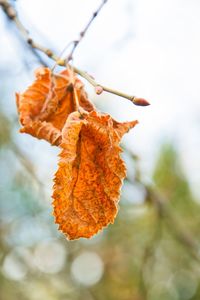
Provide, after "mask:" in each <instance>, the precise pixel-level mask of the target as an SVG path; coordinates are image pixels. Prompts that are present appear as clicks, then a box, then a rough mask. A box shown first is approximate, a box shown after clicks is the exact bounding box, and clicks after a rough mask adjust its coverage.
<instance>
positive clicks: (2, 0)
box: [0, 0, 149, 106]
mask: <svg viewBox="0 0 200 300" xmlns="http://www.w3.org/2000/svg"><path fill="white" fill-rule="evenodd" d="M106 2H107V0H106V1H105V0H104V1H103V2H102V4H101V6H100V7H99V8H98V10H97V11H96V12H95V13H94V15H95V17H96V15H97V14H98V12H99V11H100V9H101V8H102V7H103V5H104V4H105V3H106ZM0 6H1V7H2V9H3V11H4V12H5V14H6V15H7V17H8V18H9V19H10V20H12V21H13V22H14V24H15V25H16V27H17V28H18V30H19V32H20V34H21V35H22V37H23V38H24V40H25V41H26V43H27V44H28V45H29V46H30V47H31V49H32V51H33V53H34V55H36V56H37V57H38V55H37V53H36V52H35V51H34V49H36V50H39V51H40V52H42V53H44V54H45V55H46V56H48V57H49V58H51V59H52V60H54V61H55V62H56V63H57V64H58V65H60V66H66V60H65V59H60V57H58V56H57V55H56V54H55V53H53V51H52V50H50V49H48V48H46V47H44V46H42V45H40V44H38V43H36V42H35V41H34V40H33V39H32V38H31V37H30V34H29V31H28V30H27V29H26V28H25V26H24V25H23V24H22V23H21V21H20V20H19V18H18V15H17V11H16V10H15V8H14V7H13V6H12V5H11V4H10V3H9V2H8V0H0ZM94 15H93V17H92V19H91V20H90V22H89V23H88V24H87V26H86V27H85V29H84V31H83V32H84V34H85V32H86V31H87V30H88V28H89V26H90V24H91V23H92V21H93V19H94V18H95V17H94ZM81 39H82V38H81ZM81 39H80V41H81ZM80 41H79V42H80ZM78 44H79V43H78ZM78 44H77V45H78ZM76 47H77V46H76ZM74 50H75V49H74ZM71 67H72V66H71ZM72 68H73V70H74V72H75V73H77V74H79V75H80V76H82V77H83V78H85V79H86V80H87V81H88V82H89V83H90V84H92V85H93V86H94V87H95V91H96V94H98V95H99V94H101V93H102V92H103V91H105V92H108V93H111V94H115V95H117V96H120V97H123V98H125V99H128V100H130V101H131V102H132V103H133V104H135V105H139V106H147V105H149V103H148V102H147V101H146V100H145V99H143V98H138V97H136V96H130V95H127V94H125V93H123V92H120V91H117V90H115V89H111V88H108V87H105V86H103V85H101V84H98V83H97V82H96V81H95V80H94V79H93V78H92V77H91V76H90V75H88V74H87V73H86V72H84V71H82V70H80V69H79V68H77V67H75V66H73V67H72Z"/></svg>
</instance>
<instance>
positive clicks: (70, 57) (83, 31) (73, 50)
mask: <svg viewBox="0 0 200 300" xmlns="http://www.w3.org/2000/svg"><path fill="white" fill-rule="evenodd" d="M107 1H108V0H103V1H102V3H101V4H100V6H99V7H98V9H97V10H96V11H95V12H94V13H93V14H92V17H91V18H90V20H89V22H88V23H87V25H86V26H85V28H84V29H83V30H82V31H81V32H80V34H79V39H78V40H76V41H74V42H73V48H72V50H71V52H70V54H69V55H68V57H67V58H66V59H65V61H66V62H67V63H68V62H69V61H70V60H72V58H73V54H74V52H75V50H76V48H77V47H78V45H79V44H80V42H81V41H82V39H83V38H84V36H85V34H86V32H87V31H88V29H89V27H90V25H91V24H92V23H93V21H94V19H95V18H96V17H97V16H98V14H99V12H100V11H101V9H102V8H103V6H104V5H105V4H106V2H107Z"/></svg>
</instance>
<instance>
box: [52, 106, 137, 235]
mask: <svg viewBox="0 0 200 300" xmlns="http://www.w3.org/2000/svg"><path fill="white" fill-rule="evenodd" d="M136 124H137V121H133V122H126V123H118V122H116V121H114V120H113V119H112V118H111V117H110V116H109V115H107V114H101V113H97V112H96V111H91V112H89V113H83V114H81V113H79V112H74V113H71V114H70V115H69V116H68V119H67V121H66V123H65V125H64V127H63V130H62V143H61V144H60V147H61V153H60V159H59V163H58V170H57V172H56V174H55V178H54V182H55V183H54V192H53V199H54V200H53V206H54V216H55V221H56V223H57V224H59V229H60V230H61V231H62V232H63V233H64V234H65V235H66V236H67V237H68V239H77V238H80V237H85V238H89V237H91V236H93V235H94V234H95V233H97V232H98V231H99V230H101V229H102V228H103V227H105V226H107V225H108V224H109V223H113V222H114V219H115V216H116V214H117V206H118V201H119V196H120V188H121V185H122V180H123V179H124V177H125V175H126V168H125V165H124V162H123V160H122V159H121V158H120V153H121V148H120V147H119V142H120V139H121V137H122V136H123V134H125V133H126V132H127V131H128V130H129V129H130V128H132V127H134V126H135V125H136Z"/></svg>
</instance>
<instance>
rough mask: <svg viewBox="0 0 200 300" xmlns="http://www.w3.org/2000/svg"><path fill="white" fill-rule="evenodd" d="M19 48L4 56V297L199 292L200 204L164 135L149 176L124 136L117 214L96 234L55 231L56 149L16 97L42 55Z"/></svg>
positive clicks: (142, 298)
mask: <svg viewBox="0 0 200 300" xmlns="http://www.w3.org/2000/svg"><path fill="white" fill-rule="evenodd" d="M13 2H14V1H13ZM1 17H2V18H3V14H2V15H1ZM100 19H101V17H100ZM99 22H100V21H99ZM6 24H7V25H8V26H10V25H9V22H8V23H6ZM10 29H11V28H9V30H10ZM12 30H14V29H13V28H12ZM12 30H11V31H12ZM12 39H13V38H12ZM12 39H11V40H12ZM16 49H20V51H22V49H23V51H22V52H23V54H22V53H21V52H20V51H19V57H18V59H17V61H15V65H14V68H13V65H10V64H7V62H6V60H5V61H4V60H2V61H1V64H0V68H1V69H0V75H1V85H0V87H1V89H0V103H1V109H0V195H1V202H0V250H1V252H0V264H1V269H0V299H2V300H15V299H16V300H17V299H20V300H21V299H22V300H23V299H24V300H43V299H48V300H66V299H67V300H68V299H69V300H70V299H71V300H73V299H74V300H76V299H77V300H79V299H87V300H96V299H97V300H103V299H108V300H161V299H162V300H187V299H188V300H189V299H191V300H199V299H200V255H199V243H200V237H199V222H200V221H199V213H200V207H199V203H198V201H197V199H196V198H197V197H195V196H194V193H193V191H192V190H191V187H190V184H189V178H188V177H187V176H186V174H185V172H184V168H183V166H182V160H181V157H182V155H181V153H180V151H179V149H178V147H176V145H175V143H173V142H171V143H169V142H165V143H162V144H159V146H158V147H159V151H157V153H158V154H157V157H156V159H154V162H153V167H152V172H151V175H149V176H148V178H147V179H146V177H145V175H144V173H143V172H142V170H141V169H142V157H141V158H139V157H138V156H137V155H135V149H134V147H132V146H131V147H130V144H129V143H126V141H124V154H123V158H124V159H125V161H126V164H127V179H126V180H125V182H124V186H123V189H122V196H121V200H120V211H119V213H118V216H117V218H116V221H115V223H114V224H113V225H110V226H109V227H108V228H106V229H105V230H104V231H103V232H101V233H99V234H98V235H96V236H95V237H93V238H92V239H90V240H85V239H80V240H78V241H73V242H72V241H67V240H66V239H65V237H64V236H63V235H62V234H61V233H60V232H58V231H57V226H56V225H55V224H54V220H53V217H52V208H51V197H50V194H51V181H52V174H53V172H54V171H55V169H56V158H54V156H55V154H57V153H58V152H57V150H56V149H55V148H53V147H50V146H49V145H47V143H45V142H44V141H41V142H39V145H36V141H35V140H34V139H32V138H31V137H28V136H25V135H24V136H22V135H19V134H18V128H19V124H18V121H17V115H16V108H15V103H14V91H16V90H18V89H19V88H21V87H22V86H23V85H25V84H26V83H27V82H30V74H31V73H32V70H33V68H35V66H36V65H39V64H40V62H38V58H35V56H34V55H33V54H32V53H31V52H30V53H29V52H27V48H25V46H24V45H23V44H22V45H20V46H19V45H18V46H17V45H16ZM25 49H26V50H25ZM4 54H5V53H4ZM1 57H2V56H1ZM44 59H45V58H44ZM31 76H32V75H31ZM22 81H23V83H22ZM104 98H105V99H106V102H108V101H107V99H108V100H109V97H107V96H106V95H104ZM94 101H96V100H95V99H94ZM111 103H112V101H111ZM96 105H97V106H101V108H102V107H103V108H104V109H105V110H106V109H107V104H105V105H103V104H102V103H99V102H98V101H96ZM109 109H110V110H111V111H112V105H110V108H109ZM113 111H114V109H113ZM136 140H137V136H136ZM37 144H38V143H37ZM42 153H43V154H42ZM139 156H140V153H139Z"/></svg>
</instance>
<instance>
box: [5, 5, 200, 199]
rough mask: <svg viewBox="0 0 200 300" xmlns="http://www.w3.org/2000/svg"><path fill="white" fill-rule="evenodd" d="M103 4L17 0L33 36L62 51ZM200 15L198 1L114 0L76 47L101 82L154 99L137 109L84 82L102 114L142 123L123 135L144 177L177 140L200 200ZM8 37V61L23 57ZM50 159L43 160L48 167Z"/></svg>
mask: <svg viewBox="0 0 200 300" xmlns="http://www.w3.org/2000/svg"><path fill="white" fill-rule="evenodd" d="M100 2H101V1H100V0H99V1H97V0H84V1H83V0H73V1H72V0H57V1H54V0H51V1H50V0H43V1H41V0H34V1H31V0H18V1H17V2H16V3H17V4H16V5H17V8H18V9H19V11H20V18H21V19H22V20H23V22H24V23H25V24H26V26H27V28H29V29H30V32H31V34H32V36H34V37H35V38H36V39H37V40H39V41H40V42H41V43H45V45H47V46H49V47H54V49H56V50H57V51H58V53H59V52H60V51H61V50H62V49H63V48H64V47H65V46H66V44H67V43H68V42H69V41H71V40H74V39H75V38H77V36H78V33H79V32H80V31H81V30H82V28H83V27H84V25H85V24H86V23H87V21H88V19H89V18H90V16H91V13H92V12H93V11H94V10H95V9H96V7H97V6H98V5H99V3H100ZM199 16H200V1H199V0H151V1H149V0H108V3H107V4H106V5H105V7H104V8H103V10H102V11H101V13H100V15H99V16H98V17H97V19H96V20H95V21H94V23H93V25H92V26H91V28H90V29H89V31H88V33H87V36H86V37H85V39H84V41H83V42H82V43H81V44H80V46H79V48H78V49H77V52H76V53H75V57H74V64H75V65H76V66H78V67H80V68H82V69H84V70H86V71H88V72H89V73H90V74H91V75H93V76H94V77H95V78H96V80H97V81H99V82H100V83H102V84H105V85H107V86H110V87H114V88H116V89H119V90H122V91H124V92H127V93H130V94H134V95H137V96H140V97H144V98H146V99H148V100H149V101H150V102H151V106H149V107H146V108H139V107H136V106H133V105H132V104H131V103H129V102H128V101H127V100H124V99H122V98H119V97H117V96H114V95H108V94H102V95H101V96H95V95H94V92H93V90H92V88H91V87H90V86H89V85H88V84H86V87H87V89H88V91H89V93H90V94H91V97H92V99H94V97H95V102H96V103H98V105H99V106H101V105H102V107H103V109H104V111H107V112H109V113H110V114H111V115H112V116H114V117H115V118H117V119H118V120H123V121H125V120H131V119H138V120H139V122H140V124H139V125H138V126H137V128H135V129H134V130H133V131H132V133H131V132H130V133H129V134H128V135H126V137H125V139H124V140H125V141H126V142H127V143H128V145H130V147H132V149H133V150H134V152H136V153H137V154H138V155H139V156H140V157H141V160H142V170H143V174H144V177H145V178H148V176H149V174H151V171H152V165H153V162H154V161H155V158H156V155H157V152H158V150H159V145H160V143H162V142H164V141H167V140H169V141H173V142H175V144H176V145H177V146H178V149H179V151H180V154H181V159H182V161H183V165H184V169H185V171H186V173H187V174H188V177H189V179H190V183H191V185H192V187H193V188H194V191H195V192H196V195H198V197H199V198H200V191H199V190H200V189H199V186H200V171H199V170H200V138H199V129H200V84H199V80H200V76H199V75H200V74H199V73H200V17H199ZM1 19H2V18H1ZM0 22H1V23H2V21H1V20H0ZM4 26H5V24H4ZM0 31H1V29H0ZM1 36H2V33H1ZM8 39H9V37H7V36H2V38H1V42H2V44H1V42H0V46H1V45H5V44H6V45H7V48H6V51H7V57H9V62H10V57H12V58H13V59H16V56H17V55H18V54H17V53H13V47H12V45H11V41H9V42H8ZM1 52H2V46H1ZM1 59H2V54H1ZM5 60H6V59H4V61H5ZM28 80H30V79H27V81H28ZM26 84H27V82H26ZM22 87H23V83H21V86H20V87H19V89H22ZM24 87H25V85H24ZM24 87H23V88H24ZM26 138H27V137H26ZM23 139H24V138H23ZM34 142H35V140H34V141H33V142H30V143H31V145H33V143H34ZM26 143H27V142H25V144H26ZM43 146H44V144H43V143H42V144H41V145H40V146H38V148H37V149H38V152H39V151H41V149H42V147H43ZM48 149H49V148H48ZM40 153H41V152H40ZM35 155H37V151H36V154H35ZM50 156H51V154H49V157H48V155H45V157H43V158H42V160H43V162H45V163H46V165H47V166H51V163H49V161H51V160H50ZM49 164H50V165H49ZM47 171H48V170H47Z"/></svg>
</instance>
